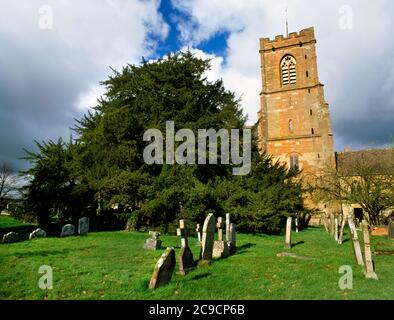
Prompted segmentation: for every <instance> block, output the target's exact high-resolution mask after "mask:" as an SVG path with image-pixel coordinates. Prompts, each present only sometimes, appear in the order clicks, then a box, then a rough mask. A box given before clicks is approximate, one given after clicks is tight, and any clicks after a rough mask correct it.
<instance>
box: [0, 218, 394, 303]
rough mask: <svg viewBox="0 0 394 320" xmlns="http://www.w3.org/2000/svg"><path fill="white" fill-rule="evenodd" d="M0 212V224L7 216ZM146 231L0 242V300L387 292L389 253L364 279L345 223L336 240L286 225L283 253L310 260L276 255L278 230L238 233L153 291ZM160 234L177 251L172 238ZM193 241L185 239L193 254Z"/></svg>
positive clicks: (390, 246) (375, 240) (153, 254)
mask: <svg viewBox="0 0 394 320" xmlns="http://www.w3.org/2000/svg"><path fill="white" fill-rule="evenodd" d="M0 218H1V219H0V228H2V227H4V224H5V223H6V221H5V220H4V219H3V218H4V217H0ZM8 222H9V221H8ZM359 235H360V238H361V232H360V234H359ZM146 238H148V234H147V233H138V232H134V233H129V232H100V233H89V234H88V235H86V236H81V237H69V238H46V239H45V238H43V239H34V240H32V241H25V242H19V243H14V244H1V245H0V265H1V272H0V299H29V300H30V299H99V300H101V299H108V300H112V299H120V300H123V299H130V300H135V299H166V300H167V299H197V300H201V299H207V300H215V299H236V300H243V299H252V300H272V299H297V300H300V299H335V300H344V299H349V300H351V299H363V300H364V299H371V300H372V299H394V277H393V271H392V270H393V268H392V267H393V262H394V256H383V255H378V256H374V257H373V258H374V261H375V266H376V273H377V274H378V276H379V279H380V280H379V281H375V280H369V279H365V278H364V275H363V273H362V270H361V267H359V266H358V265H357V264H356V263H355V260H354V257H353V252H352V248H351V241H349V231H348V230H346V231H345V236H344V240H345V242H344V244H343V245H342V246H339V245H337V244H336V242H335V241H334V240H333V239H331V238H330V236H329V235H328V234H326V232H325V231H324V229H321V228H309V229H307V230H304V231H302V232H300V233H298V234H296V233H294V232H293V239H292V240H293V244H295V246H294V247H293V248H292V249H291V250H290V252H292V253H296V254H298V255H301V256H306V257H309V258H314V259H313V260H296V259H293V258H288V257H281V258H279V257H277V256H276V255H277V253H281V252H285V250H284V249H283V246H284V237H283V236H266V235H247V234H238V235H237V248H238V251H237V253H236V254H234V255H232V256H230V257H229V258H226V259H221V260H214V261H213V263H212V265H211V266H208V267H198V268H197V269H196V270H194V271H193V272H191V273H189V274H187V275H186V276H180V275H177V274H175V273H174V276H173V278H172V280H171V282H170V283H169V284H168V285H166V286H163V287H161V288H159V289H156V290H154V291H151V290H149V289H148V286H149V280H150V277H151V275H152V272H153V268H154V266H155V263H156V261H157V260H158V258H159V257H160V255H161V254H162V253H163V252H164V249H165V248H163V249H160V250H157V251H147V250H144V249H142V245H143V243H144V241H145V239H146ZM161 239H162V240H163V246H172V247H175V250H176V254H178V253H179V250H180V240H179V237H177V236H162V237H161ZM196 242H197V240H196V238H193V237H191V238H189V243H190V247H191V249H192V251H193V255H194V258H195V259H196V258H197V257H198V254H199V247H198V246H196ZM372 250H373V251H375V250H386V251H394V241H389V240H387V239H386V238H385V237H372ZM41 265H49V266H51V267H52V268H53V289H52V290H48V291H43V290H41V289H39V288H38V281H39V278H40V277H41V276H42V275H41V274H39V273H38V269H39V267H40V266H41ZM343 265H349V266H351V267H352V268H353V277H354V279H353V290H345V291H342V290H340V289H339V287H338V281H339V279H340V277H341V276H342V274H339V273H338V270H339V268H340V267H341V266H343ZM177 267H178V266H176V268H177ZM176 270H177V269H176ZM176 270H175V271H176Z"/></svg>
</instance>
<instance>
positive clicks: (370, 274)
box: [362, 220, 378, 280]
mask: <svg viewBox="0 0 394 320" xmlns="http://www.w3.org/2000/svg"><path fill="white" fill-rule="evenodd" d="M362 227H363V235H364V256H365V269H364V275H365V277H366V278H368V279H375V280H378V276H377V274H376V273H375V271H374V269H373V261H372V252H371V242H370V237H369V229H368V223H367V222H366V221H365V220H364V221H363V222H362Z"/></svg>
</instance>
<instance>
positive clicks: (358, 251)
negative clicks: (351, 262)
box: [348, 216, 364, 266]
mask: <svg viewBox="0 0 394 320" xmlns="http://www.w3.org/2000/svg"><path fill="white" fill-rule="evenodd" d="M348 224H349V229H350V234H351V238H352V247H353V252H354V257H355V258H356V261H357V264H358V265H360V266H364V259H363V254H362V251H361V247H360V242H359V241H358V235H357V229H356V226H355V224H354V221H353V217H351V216H349V217H348Z"/></svg>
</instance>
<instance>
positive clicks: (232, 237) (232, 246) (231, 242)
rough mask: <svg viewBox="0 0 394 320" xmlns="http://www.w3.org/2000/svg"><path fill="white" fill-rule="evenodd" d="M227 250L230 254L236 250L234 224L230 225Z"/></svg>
mask: <svg viewBox="0 0 394 320" xmlns="http://www.w3.org/2000/svg"><path fill="white" fill-rule="evenodd" d="M227 245H228V249H229V251H230V253H231V254H233V253H234V252H235V251H236V250H237V244H236V232H235V224H234V223H231V224H230V238H229V240H228V241H227Z"/></svg>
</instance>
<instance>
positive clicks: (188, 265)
mask: <svg viewBox="0 0 394 320" xmlns="http://www.w3.org/2000/svg"><path fill="white" fill-rule="evenodd" d="M177 235H178V236H180V237H181V252H180V253H179V258H178V263H179V271H178V274H181V275H185V274H186V273H188V272H189V271H191V270H193V269H194V260H193V253H192V251H191V250H190V248H189V242H188V239H187V237H188V235H189V232H188V229H187V227H186V224H185V220H179V228H178V229H177Z"/></svg>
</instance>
